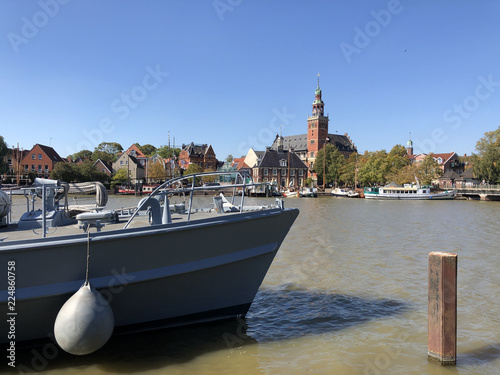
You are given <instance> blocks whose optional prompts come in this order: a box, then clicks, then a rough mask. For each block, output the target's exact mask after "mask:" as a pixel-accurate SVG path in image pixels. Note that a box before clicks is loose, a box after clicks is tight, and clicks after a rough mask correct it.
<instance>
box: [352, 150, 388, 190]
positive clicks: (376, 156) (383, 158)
mask: <svg viewBox="0 0 500 375" xmlns="http://www.w3.org/2000/svg"><path fill="white" fill-rule="evenodd" d="M364 157H365V159H366V161H365V162H364V163H363V165H362V166H361V167H360V168H359V172H358V177H359V181H360V182H362V183H363V184H364V185H374V184H378V185H384V184H385V182H386V176H387V169H388V161H387V153H386V151H385V150H381V151H374V152H368V151H367V152H365V155H364Z"/></svg>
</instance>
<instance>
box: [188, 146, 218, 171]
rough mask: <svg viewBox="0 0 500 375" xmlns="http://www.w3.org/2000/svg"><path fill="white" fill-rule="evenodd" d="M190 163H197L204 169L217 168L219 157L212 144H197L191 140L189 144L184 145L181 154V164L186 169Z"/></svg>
mask: <svg viewBox="0 0 500 375" xmlns="http://www.w3.org/2000/svg"><path fill="white" fill-rule="evenodd" d="M189 164H197V165H199V166H200V167H201V168H203V169H213V170H216V169H217V158H216V157H215V152H214V150H213V148H212V146H211V145H207V144H203V145H195V144H194V143H193V142H191V143H190V144H188V145H184V144H183V145H182V150H181V152H180V154H179V165H180V167H181V168H182V169H184V170H186V169H187V168H188V167H189Z"/></svg>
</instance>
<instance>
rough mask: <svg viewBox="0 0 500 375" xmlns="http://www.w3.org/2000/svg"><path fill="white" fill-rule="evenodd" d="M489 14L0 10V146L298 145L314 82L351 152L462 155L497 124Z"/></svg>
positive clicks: (285, 5) (48, 3)
mask: <svg viewBox="0 0 500 375" xmlns="http://www.w3.org/2000/svg"><path fill="white" fill-rule="evenodd" d="M499 16H500V1H497V0H483V1H474V0H469V1H465V0H442V1H434V0H427V1H426V0H422V1H420V0H419V1H416V0H414V1H411V0H401V1H395V0H391V1H354V0H352V1H344V0H343V1H340V0H337V1H334V0H324V1H305V0H304V1H296V0H295V1H294V0H288V1H285V0H282V1H277V0H275V1H263V0H220V1H219V0H216V1H213V0H207V1H179V0H176V1H152V0H149V1H138V0H137V1H131V0H130V1H123V0H120V1H118V0H108V1H101V0H99V1H97V0H87V1H76V0H72V1H69V0H40V1H18V0H1V1H0V21H1V22H0V28H1V32H0V36H1V39H0V135H2V136H4V138H5V140H6V142H7V143H8V144H9V145H15V144H17V143H19V144H20V146H21V147H23V148H24V149H30V148H31V147H32V146H33V145H34V144H35V143H41V144H45V145H51V146H52V147H54V148H55V149H56V151H57V152H58V153H59V154H60V155H61V156H63V157H65V156H67V155H69V154H71V153H73V152H76V151H79V150H80V149H91V150H93V148H94V147H96V146H97V145H98V144H99V143H100V142H101V141H105V142H118V143H120V144H121V145H122V146H123V147H124V148H128V147H129V146H130V145H131V144H132V143H135V142H139V143H140V144H146V143H150V144H153V145H154V146H156V147H159V146H161V145H165V144H167V142H168V133H169V132H170V137H171V142H173V139H174V137H175V142H176V144H177V145H180V144H181V143H189V142H192V141H193V142H195V143H209V144H212V146H213V148H214V150H215V152H216V154H217V157H218V159H220V160H223V159H224V158H225V157H226V156H227V155H228V154H232V155H234V156H235V157H237V156H241V155H242V154H245V153H246V151H247V150H248V148H249V147H250V146H253V147H254V148H255V149H257V150H263V149H264V148H265V146H266V145H270V144H271V143H272V140H273V139H274V136H275V134H276V133H277V132H279V125H280V124H282V125H283V129H282V132H283V135H293V134H303V133H306V131H307V129H306V126H307V116H308V115H309V114H310V113H311V105H312V102H313V100H314V90H315V88H316V84H317V83H316V80H317V74H318V73H320V74H321V75H320V85H321V88H322V90H323V100H324V102H325V111H326V112H327V113H328V114H329V116H330V127H329V131H330V133H335V132H338V133H339V134H344V133H348V134H349V136H350V137H351V138H352V140H353V141H354V143H355V144H356V146H357V147H358V150H359V151H360V152H363V151H365V150H369V151H375V150H381V149H386V150H387V151H389V150H390V149H391V148H392V147H393V146H394V145H396V144H403V145H404V144H406V141H407V140H408V135H409V133H410V132H411V137H412V139H413V141H414V144H415V152H450V151H455V152H457V153H459V154H464V153H467V154H470V153H471V152H473V151H474V148H475V144H476V142H477V140H479V139H480V138H481V137H482V136H483V134H484V133H485V132H486V131H491V130H494V129H496V128H497V127H498V126H499V124H500V22H498V20H499Z"/></svg>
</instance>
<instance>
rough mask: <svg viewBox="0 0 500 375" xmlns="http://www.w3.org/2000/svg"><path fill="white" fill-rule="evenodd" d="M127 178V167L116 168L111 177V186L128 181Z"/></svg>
mask: <svg viewBox="0 0 500 375" xmlns="http://www.w3.org/2000/svg"><path fill="white" fill-rule="evenodd" d="M128 180H129V178H128V170H127V168H122V169H118V170H117V171H116V173H115V174H114V175H113V177H112V178H111V187H112V188H114V187H115V186H116V185H122V184H124V183H126V182H128Z"/></svg>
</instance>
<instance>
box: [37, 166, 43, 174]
mask: <svg viewBox="0 0 500 375" xmlns="http://www.w3.org/2000/svg"><path fill="white" fill-rule="evenodd" d="M38 173H42V166H41V165H40V164H38Z"/></svg>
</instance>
